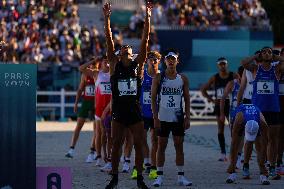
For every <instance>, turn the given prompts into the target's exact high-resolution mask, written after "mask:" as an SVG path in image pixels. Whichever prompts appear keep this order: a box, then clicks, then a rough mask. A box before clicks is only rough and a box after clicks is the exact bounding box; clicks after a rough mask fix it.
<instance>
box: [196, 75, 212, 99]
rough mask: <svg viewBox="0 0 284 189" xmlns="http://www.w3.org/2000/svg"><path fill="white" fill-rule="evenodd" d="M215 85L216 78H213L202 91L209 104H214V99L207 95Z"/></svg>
mask: <svg viewBox="0 0 284 189" xmlns="http://www.w3.org/2000/svg"><path fill="white" fill-rule="evenodd" d="M214 83H215V76H213V77H211V78H210V79H209V81H208V82H207V83H205V84H204V85H203V86H202V87H201V89H200V91H201V93H202V95H203V96H204V97H205V98H207V100H208V102H214V100H213V98H212V97H211V96H210V95H209V94H208V93H207V90H209V89H210V87H211V86H212V85H213V84H214Z"/></svg>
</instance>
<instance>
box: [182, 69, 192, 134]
mask: <svg viewBox="0 0 284 189" xmlns="http://www.w3.org/2000/svg"><path fill="white" fill-rule="evenodd" d="M181 78H182V80H183V98H184V105H185V106H184V107H185V108H184V109H185V122H184V128H185V129H188V128H189V127H190V122H189V120H190V94H189V81H188V79H187V77H186V76H185V75H183V74H181Z"/></svg>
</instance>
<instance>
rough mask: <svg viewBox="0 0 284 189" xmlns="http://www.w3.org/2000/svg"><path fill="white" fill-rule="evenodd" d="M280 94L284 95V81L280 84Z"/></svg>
mask: <svg viewBox="0 0 284 189" xmlns="http://www.w3.org/2000/svg"><path fill="white" fill-rule="evenodd" d="M279 95H284V83H280V84H279Z"/></svg>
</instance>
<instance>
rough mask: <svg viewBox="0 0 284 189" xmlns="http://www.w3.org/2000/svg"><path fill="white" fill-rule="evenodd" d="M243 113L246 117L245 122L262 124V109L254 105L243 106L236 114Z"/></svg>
mask: <svg viewBox="0 0 284 189" xmlns="http://www.w3.org/2000/svg"><path fill="white" fill-rule="evenodd" d="M239 112H242V113H243V116H244V122H245V123H246V122H248V121H250V120H254V121H256V122H257V123H258V124H259V123H260V109H259V108H258V107H257V106H255V105H253V104H241V105H240V106H238V107H237V109H236V114H237V113H239Z"/></svg>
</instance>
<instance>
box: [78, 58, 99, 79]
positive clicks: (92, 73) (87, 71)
mask: <svg viewBox="0 0 284 189" xmlns="http://www.w3.org/2000/svg"><path fill="white" fill-rule="evenodd" d="M95 61H96V60H95V59H92V60H90V61H89V62H87V63H85V64H83V65H81V66H80V67H79V71H80V72H82V73H83V74H84V75H86V76H89V77H93V78H96V77H97V75H98V73H99V70H91V69H89V68H88V67H89V66H90V65H91V64H93V63H95Z"/></svg>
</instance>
